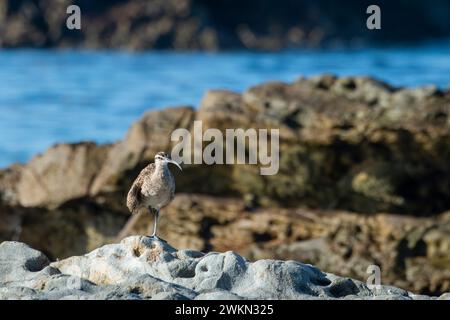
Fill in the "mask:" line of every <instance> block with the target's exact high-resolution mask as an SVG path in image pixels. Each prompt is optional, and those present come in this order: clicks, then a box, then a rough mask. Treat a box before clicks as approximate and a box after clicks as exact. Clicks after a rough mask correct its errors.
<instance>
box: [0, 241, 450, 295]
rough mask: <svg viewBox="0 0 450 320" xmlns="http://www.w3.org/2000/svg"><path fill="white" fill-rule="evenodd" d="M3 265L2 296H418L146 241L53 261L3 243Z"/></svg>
mask: <svg viewBox="0 0 450 320" xmlns="http://www.w3.org/2000/svg"><path fill="white" fill-rule="evenodd" d="M0 268H1V270H2V273H1V278H0V298H2V299H7V298H16V299H175V300H184V299H215V298H221V299H408V300H412V299H413V298H414V295H413V294H411V293H409V292H407V291H405V290H402V289H399V288H395V287H390V286H383V285H381V286H379V287H377V288H372V289H371V288H369V287H368V286H367V285H366V284H364V283H363V282H360V281H356V280H352V279H350V278H341V277H338V276H335V275H333V274H329V273H324V272H322V271H320V270H319V269H317V268H316V267H314V266H312V265H307V264H303V263H300V262H296V261H279V260H258V261H255V262H249V261H247V260H246V259H245V258H243V257H242V256H240V255H238V254H236V253H234V252H231V251H228V252H224V253H219V252H211V253H208V254H204V253H202V252H199V251H193V250H177V249H175V248H173V247H172V246H170V245H169V244H168V243H166V242H163V241H160V240H154V239H151V238H148V237H143V236H132V237H128V238H125V239H124V240H122V241H121V242H120V243H118V244H109V245H105V246H103V247H100V248H98V249H96V250H94V251H92V252H90V253H88V254H86V255H84V256H77V257H71V258H68V259H65V260H61V261H57V262H53V263H49V262H48V260H47V259H46V257H45V256H44V255H43V254H42V253H40V252H38V251H36V250H34V249H31V248H30V247H28V246H26V245H24V244H22V243H18V242H4V243H2V244H0ZM442 297H443V298H445V297H446V296H445V295H443V296H442Z"/></svg>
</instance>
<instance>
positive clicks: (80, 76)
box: [0, 42, 450, 167]
mask: <svg viewBox="0 0 450 320" xmlns="http://www.w3.org/2000/svg"><path fill="white" fill-rule="evenodd" d="M325 72H327V73H335V74H337V75H371V76H375V77H377V78H379V79H382V80H386V81H388V82H390V83H391V84H394V85H401V86H421V85H428V84H435V85H437V86H439V87H442V88H445V87H447V86H449V85H450V42H446V43H441V44H428V45H422V46H415V47H407V48H406V47H403V48H395V47H391V48H383V49H379V48H378V49H358V50H336V51H289V52H282V53H255V52H244V51H241V52H225V53H173V52H147V53H128V52H118V51H97V52H91V51H56V50H54V51H53V50H48V51H47V50H42V51H35V50H6V51H0V135H1V137H2V139H1V142H0V155H1V156H0V167H5V166H7V165H9V164H11V163H12V162H26V161H27V160H29V159H30V158H31V157H32V156H33V155H34V154H35V153H37V152H42V151H44V150H45V149H46V148H48V147H49V146H50V145H52V144H54V143H56V142H76V141H80V140H93V141H96V142H100V143H104V142H112V141H115V140H118V139H121V138H122V137H123V136H124V134H125V132H126V130H127V129H128V127H129V126H130V124H131V123H132V122H133V121H135V120H136V119H138V118H139V117H140V116H141V115H142V113H143V112H144V111H146V110H149V109H152V108H162V107H167V106H175V105H186V104H190V105H193V106H197V105H198V104H199V101H200V99H201V97H202V95H203V94H204V92H205V91H206V90H208V89H217V88H222V89H231V90H234V91H243V90H245V89H246V88H248V87H249V86H252V85H255V84H258V83H261V82H263V81H267V80H282V81H293V80H295V79H296V78H298V77H299V76H302V75H305V76H310V75H315V74H320V73H325Z"/></svg>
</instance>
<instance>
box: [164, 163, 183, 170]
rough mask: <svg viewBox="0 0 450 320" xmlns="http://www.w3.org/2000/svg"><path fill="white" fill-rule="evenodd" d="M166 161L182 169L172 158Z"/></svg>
mask: <svg viewBox="0 0 450 320" xmlns="http://www.w3.org/2000/svg"><path fill="white" fill-rule="evenodd" d="M167 162H170V163H173V164H174V165H176V166H177V167H178V168H179V169H180V170H181V171H183V169H181V166H180V165H179V164H178V162H176V161H174V160H167Z"/></svg>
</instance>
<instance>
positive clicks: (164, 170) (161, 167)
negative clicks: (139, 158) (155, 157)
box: [154, 161, 170, 177]
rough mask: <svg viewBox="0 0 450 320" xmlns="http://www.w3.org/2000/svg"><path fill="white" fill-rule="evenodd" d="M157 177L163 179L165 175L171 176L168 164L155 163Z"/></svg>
mask: <svg viewBox="0 0 450 320" xmlns="http://www.w3.org/2000/svg"><path fill="white" fill-rule="evenodd" d="M154 174H155V175H157V176H160V177H163V176H165V175H168V174H170V171H169V167H168V166H167V163H166V162H162V161H161V162H157V163H155V172H154Z"/></svg>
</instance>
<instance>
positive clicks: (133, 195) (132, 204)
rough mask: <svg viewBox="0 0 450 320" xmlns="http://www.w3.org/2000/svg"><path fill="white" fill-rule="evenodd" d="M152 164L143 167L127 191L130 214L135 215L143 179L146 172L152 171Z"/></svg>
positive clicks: (139, 200)
mask: <svg viewBox="0 0 450 320" xmlns="http://www.w3.org/2000/svg"><path fill="white" fill-rule="evenodd" d="M152 165H154V164H153V163H151V164H150V165H148V166H147V167H145V168H144V169H143V170H142V171H141V172H140V173H139V175H138V176H137V178H136V180H134V182H133V185H132V186H131V188H130V191H128V195H127V207H128V210H130V212H131V213H137V209H138V208H139V204H140V203H141V200H142V198H141V197H142V195H141V187H142V184H143V182H144V177H145V175H146V174H148V171H149V170H151V169H152Z"/></svg>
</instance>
